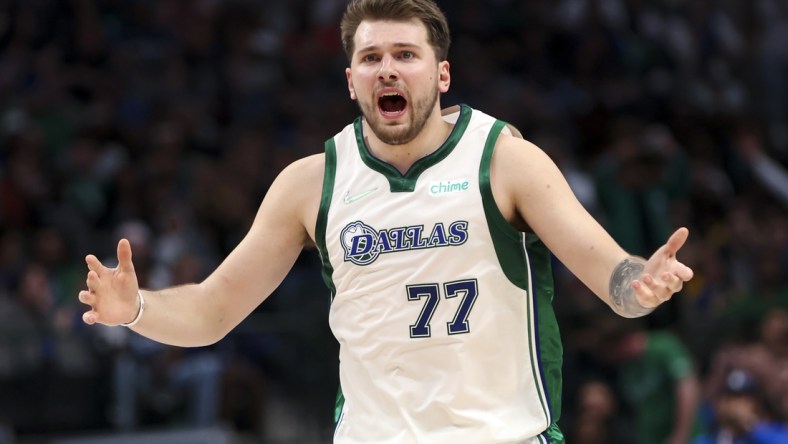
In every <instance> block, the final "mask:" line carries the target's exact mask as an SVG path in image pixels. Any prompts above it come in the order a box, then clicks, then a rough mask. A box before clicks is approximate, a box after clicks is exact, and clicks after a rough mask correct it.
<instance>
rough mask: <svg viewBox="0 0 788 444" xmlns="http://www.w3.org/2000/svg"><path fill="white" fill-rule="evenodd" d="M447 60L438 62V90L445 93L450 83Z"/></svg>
mask: <svg viewBox="0 0 788 444" xmlns="http://www.w3.org/2000/svg"><path fill="white" fill-rule="evenodd" d="M449 68H450V66H449V62H448V61H446V60H444V61H442V62H440V63H438V91H440V92H441V93H445V92H447V91H449V86H450V85H451V71H450V69H449Z"/></svg>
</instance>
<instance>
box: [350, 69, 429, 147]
mask: <svg viewBox="0 0 788 444" xmlns="http://www.w3.org/2000/svg"><path fill="white" fill-rule="evenodd" d="M438 97H439V94H438V84H437V83H436V84H434V85H433V86H432V89H431V91H430V92H429V93H428V94H427V95H426V96H425V97H423V98H422V99H420V100H416V101H414V102H412V103H411V102H410V101H408V104H407V106H408V107H409V108H410V109H409V110H408V111H409V112H408V113H407V114H406V116H407V122H405V123H404V124H402V125H396V126H394V125H388V124H387V122H386V121H385V119H384V118H383V117H382V116H381V115H380V112H379V110H378V104H377V103H375V102H374V101H370V102H363V101H361V100H359V101H358V106H359V108H360V109H361V114H362V115H363V116H364V120H366V121H367V124H368V125H369V127H370V128H371V129H372V132H373V133H375V136H377V138H378V139H380V141H381V142H383V143H385V144H387V145H404V144H406V143H408V142H410V141H412V140H413V139H415V138H416V136H418V135H419V133H421V131H422V130H423V129H424V127H425V126H426V125H427V121H428V120H429V118H430V114H432V110H433V109H434V108H435V104H436V103H437V102H438Z"/></svg>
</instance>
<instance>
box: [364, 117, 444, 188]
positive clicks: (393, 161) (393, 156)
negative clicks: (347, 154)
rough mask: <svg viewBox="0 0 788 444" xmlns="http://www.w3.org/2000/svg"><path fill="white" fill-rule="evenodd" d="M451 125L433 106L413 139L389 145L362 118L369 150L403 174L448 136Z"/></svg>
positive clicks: (433, 150) (439, 145) (435, 148)
mask: <svg viewBox="0 0 788 444" xmlns="http://www.w3.org/2000/svg"><path fill="white" fill-rule="evenodd" d="M452 128H453V125H451V124H450V123H448V122H446V121H445V120H443V117H442V116H441V110H440V107H435V110H433V112H432V114H431V115H430V117H429V120H428V121H427V124H426V125H425V126H424V129H422V131H421V132H420V133H419V135H418V136H416V138H415V139H413V140H411V141H410V142H408V143H404V144H401V145H389V144H387V143H384V142H383V141H381V140H380V139H378V137H377V136H376V135H375V133H374V132H373V131H372V129H371V128H370V127H369V125H367V122H366V120H364V134H367V136H366V143H367V147H368V148H369V151H370V152H371V153H372V155H373V156H375V157H377V158H378V159H380V160H382V161H384V162H386V163H388V164H389V165H391V166H393V167H394V168H396V169H397V170H399V172H400V173H402V174H405V173H407V172H408V170H409V169H410V167H411V166H413V164H414V163H416V161H418V160H419V159H421V158H423V157H425V156H428V155H429V154H432V153H433V152H435V151H436V150H437V149H438V148H440V147H441V145H443V143H444V142H445V141H446V139H447V138H448V137H449V134H450V133H451V130H452Z"/></svg>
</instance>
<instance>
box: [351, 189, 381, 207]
mask: <svg viewBox="0 0 788 444" xmlns="http://www.w3.org/2000/svg"><path fill="white" fill-rule="evenodd" d="M377 190H378V187H375V188H372V189H371V190H367V191H363V192H361V193H358V194H354V195H352V196H351V195H350V191H348V192H347V193H346V194H345V198H344V199H343V201H344V202H345V203H346V204H351V203H353V202H355V201H357V200H359V199H363V198H365V197H367V196H369V195H370V194H372V193H374V192H375V191H377Z"/></svg>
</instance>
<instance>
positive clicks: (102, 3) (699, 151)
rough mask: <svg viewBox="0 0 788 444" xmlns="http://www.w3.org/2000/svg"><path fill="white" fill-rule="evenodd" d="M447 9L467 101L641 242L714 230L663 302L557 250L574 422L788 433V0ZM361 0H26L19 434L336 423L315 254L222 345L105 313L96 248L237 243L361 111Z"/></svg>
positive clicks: (168, 260) (16, 242) (18, 262)
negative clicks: (649, 310)
mask: <svg viewBox="0 0 788 444" xmlns="http://www.w3.org/2000/svg"><path fill="white" fill-rule="evenodd" d="M439 3H440V5H441V6H442V8H443V9H444V11H445V12H446V14H447V17H448V18H449V23H450V26H451V29H452V37H453V44H452V49H451V52H450V58H449V60H450V62H451V69H452V74H453V78H452V85H451V90H450V92H449V93H447V94H446V95H445V96H444V97H443V99H442V101H443V103H444V105H450V104H455V103H460V102H462V103H467V104H469V105H471V106H473V107H476V108H479V109H482V110H484V111H485V112H488V113H490V114H492V115H495V116H496V117H499V118H501V119H503V120H506V121H508V122H510V123H512V124H513V125H515V126H516V127H518V128H519V129H520V130H521V132H522V133H523V134H524V136H525V137H526V138H528V139H529V140H532V141H533V142H535V143H536V144H537V145H539V146H540V147H541V148H542V149H544V150H545V151H546V152H547V153H548V154H550V156H551V157H552V158H553V159H554V160H555V161H556V163H557V164H558V165H559V167H560V168H561V169H562V171H563V172H564V174H565V175H566V177H567V180H568V181H569V183H570V186H571V187H572V188H573V190H574V191H575V193H576V194H577V196H578V197H579V198H580V200H581V202H582V203H583V204H584V205H585V206H586V208H587V209H588V210H589V211H591V212H592V214H593V215H594V216H596V217H597V218H598V219H599V220H600V222H602V224H603V225H604V226H605V227H606V228H607V229H608V230H609V231H610V233H611V234H612V235H613V236H614V237H615V238H616V240H618V241H619V242H620V243H621V244H622V246H624V247H625V248H626V249H627V250H628V251H630V252H632V253H634V254H639V255H648V254H650V253H651V252H652V251H653V250H654V249H655V248H656V247H658V246H659V245H661V244H662V243H663V242H664V241H665V239H667V236H668V235H669V233H670V232H671V231H672V230H673V229H674V228H675V227H677V226H687V227H689V228H690V240H689V241H688V245H687V246H686V247H685V248H684V249H683V250H682V251H681V253H680V254H681V260H682V261H683V262H685V263H687V264H688V265H690V266H691V267H693V269H694V270H695V274H696V276H695V279H694V280H692V281H691V282H690V283H688V285H686V286H685V288H684V290H683V291H682V292H681V293H680V294H678V295H677V296H676V297H674V300H673V301H671V302H670V303H668V304H665V305H664V306H663V307H661V308H660V309H659V310H657V311H656V312H655V313H654V314H653V315H652V316H650V317H648V318H645V319H642V320H639V321H629V320H621V319H615V318H613V317H611V316H610V315H609V309H608V308H607V307H606V306H604V305H603V304H602V303H601V302H600V301H599V300H598V299H597V298H596V297H594V296H593V295H592V294H591V293H590V292H589V291H588V290H587V289H586V288H585V287H583V286H582V284H580V283H579V282H578V281H577V280H576V279H575V278H574V277H573V276H572V275H571V274H569V273H568V272H567V271H566V270H565V269H564V268H563V267H562V266H561V264H560V263H556V264H555V267H554V268H555V274H556V276H555V277H556V285H557V291H556V294H557V296H556V299H555V301H554V305H555V308H556V312H557V315H558V317H559V324H560V326H561V328H562V333H563V337H564V346H565V350H564V355H565V366H564V371H565V384H564V401H563V406H564V415H563V417H562V419H561V423H560V424H561V425H562V428H563V430H564V431H565V433H566V434H567V435H568V436H569V437H570V439H571V441H570V442H572V443H575V444H584V443H589V444H590V443H603V442H616V443H643V444H648V443H650V442H654V443H657V442H659V443H665V442H670V443H674V444H678V443H681V442H693V441H694V442H698V443H702V444H705V443H714V442H778V443H779V442H783V441H774V438H770V439H772V441H757V440H755V438H752V439H751V440H750V441H745V439H750V438H747V436H748V434H755V433H757V432H763V433H766V432H764V431H763V430H764V428H767V429H768V430H767V431H768V432H772V433H776V435H767V436H779V434H780V430H783V432H782V433H786V432H784V430H785V424H786V423H787V422H788V402H787V400H788V278H787V277H786V276H788V273H786V271H788V211H786V209H787V208H788V171H787V170H786V165H788V44H786V42H788V1H787V0H753V1H749V2H741V1H735V0H692V1H690V0H658V1H648V2H647V1H642V0H529V1H517V0H486V1H481V0H445V1H439ZM344 6H345V1H344V0H267V1H263V0H134V1H125V0H5V1H2V2H0V442H4V439H5V440H7V442H15V441H14V440H15V439H17V440H20V441H21V440H24V439H25V437H28V436H38V435H45V434H52V433H62V434H68V433H79V432H85V431H96V430H109V431H121V432H129V431H135V430H146V429H152V428H157V427H159V428H166V427H197V426H206V425H213V424H229V425H230V427H232V428H233V429H236V430H240V431H244V432H246V433H249V434H250V435H252V436H259V437H266V436H271V435H272V434H275V433H284V432H275V431H273V430H275V429H277V428H279V429H281V428H282V427H283V424H286V423H288V421H295V423H294V425H293V429H296V430H300V432H291V433H292V434H291V435H287V436H291V437H292V439H293V440H298V439H300V440H301V442H317V441H320V440H325V439H328V438H327V437H330V435H331V422H330V421H331V408H332V402H333V396H334V395H335V393H336V388H337V382H336V365H337V361H336V356H335V353H336V344H335V341H334V340H333V338H332V337H331V335H330V332H329V331H328V329H327V322H326V319H327V310H328V304H329V301H328V297H329V296H328V291H327V290H326V289H325V288H324V287H323V284H322V281H321V280H320V276H319V272H318V271H317V270H318V263H319V259H318V258H317V256H316V254H315V253H314V251H306V252H305V253H304V254H303V255H302V257H301V258H300V259H299V261H298V262H297V264H296V267H295V269H294V270H293V272H292V273H291V275H290V276H289V277H288V279H287V280H286V281H285V282H284V283H283V285H282V286H281V287H280V288H279V289H278V290H277V292H276V293H275V294H274V295H272V297H271V298H270V299H269V300H268V301H266V302H265V303H264V304H262V305H261V306H260V307H259V308H258V309H257V310H256V311H255V312H254V313H253V314H252V316H250V318H249V319H247V320H246V321H245V322H244V323H242V324H241V326H239V328H238V329H237V330H236V331H235V332H233V333H232V334H231V335H230V336H228V337H227V338H226V339H225V340H223V341H221V342H220V343H218V344H216V345H214V346H212V347H206V348H201V349H176V348H171V347H166V346H162V345H159V344H156V343H153V342H151V341H148V340H146V339H144V338H141V337H139V336H137V335H135V334H133V333H131V332H129V331H128V330H126V329H118V328H103V327H86V326H84V325H83V324H82V322H81V314H82V312H83V310H84V307H82V306H80V304H79V303H78V301H77V293H78V291H79V290H80V289H82V288H84V285H85V284H84V279H85V275H86V268H85V266H84V256H85V255H86V254H88V253H93V254H96V255H97V256H99V258H101V259H102V260H105V261H106V262H107V264H112V262H113V260H114V259H113V258H114V253H115V246H116V244H117V240H118V239H119V238H121V237H126V238H128V239H129V240H130V241H131V245H132V250H133V253H134V263H135V268H136V271H137V273H138V277H139V281H140V285H141V286H143V287H146V288H158V287H162V286H168V285H175V284H179V283H186V282H195V281H199V280H201V279H202V278H204V277H205V276H206V275H207V273H209V272H210V271H211V270H212V269H213V268H214V267H215V266H216V265H217V263H218V262H219V261H220V260H221V259H222V258H223V257H224V256H225V255H226V254H227V253H229V251H231V249H232V248H233V247H234V246H235V245H236V244H237V243H238V241H239V240H240V239H241V237H242V236H243V235H244V234H245V232H246V230H247V229H248V227H249V226H250V224H251V221H252V220H253V218H254V216H255V213H256V211H257V207H258V205H259V202H260V201H261V199H262V197H263V196H264V194H265V192H266V190H267V188H268V186H269V185H270V183H271V181H272V180H273V178H274V177H275V176H276V174H277V173H278V172H279V171H280V170H281V169H282V168H283V167H284V166H285V165H287V164H288V163H290V162H291V161H293V160H295V159H297V158H300V157H303V156H304V155H308V154H312V153H317V152H320V151H322V149H323V142H324V141H325V140H326V139H327V138H329V137H331V136H332V135H334V134H335V133H336V132H338V131H339V130H340V129H341V128H342V127H343V126H344V125H345V124H347V123H349V122H350V121H351V120H352V119H353V118H354V117H355V116H356V115H357V114H358V111H357V109H356V105H355V104H354V103H353V102H352V101H351V100H350V99H349V97H348V93H347V90H346V83H345V75H344V67H345V66H346V65H347V61H346V60H345V57H344V54H343V53H342V50H341V47H340V39H339V30H338V23H339V17H340V14H341V12H342V10H343V8H344ZM283 406H285V407H283ZM288 406H289V407H288ZM288 409H289V410H288ZM288 411H289V412H290V413H289V414H288ZM649 412H650V413H651V414H647V413H649ZM266 418H267V419H266ZM286 418H290V419H286ZM781 427H782V429H781ZM304 430H312V432H309V433H313V434H312V435H308V436H307V435H304V433H307V432H304ZM655 430H658V431H655ZM299 433H300V434H299ZM4 437H5V438H4ZM727 438H730V440H729V441H720V440H721V439H727ZM736 439H738V440H739V441H736ZM786 439H788V438H786ZM310 440H311V441H310ZM691 440H692V441H691ZM293 442H296V441H293Z"/></svg>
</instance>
